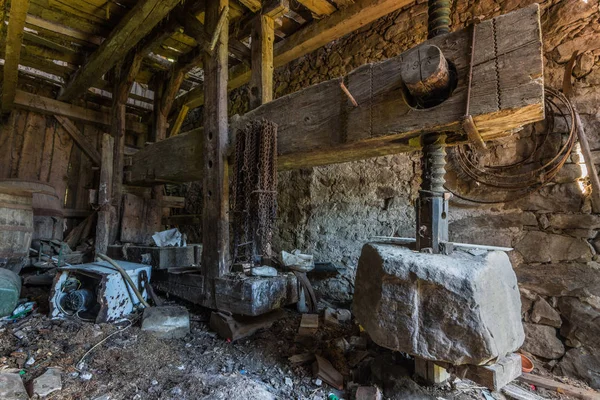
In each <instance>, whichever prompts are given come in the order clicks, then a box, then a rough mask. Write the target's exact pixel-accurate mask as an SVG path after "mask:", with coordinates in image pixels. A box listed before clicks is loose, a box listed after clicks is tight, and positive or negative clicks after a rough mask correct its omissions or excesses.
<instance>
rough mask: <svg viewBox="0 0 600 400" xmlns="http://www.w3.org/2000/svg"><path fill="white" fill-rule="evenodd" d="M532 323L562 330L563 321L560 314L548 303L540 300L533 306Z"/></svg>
mask: <svg viewBox="0 0 600 400" xmlns="http://www.w3.org/2000/svg"><path fill="white" fill-rule="evenodd" d="M531 322H535V323H536V324H542V325H549V326H553V327H555V328H560V326H561V325H562V319H561V318H560V314H559V313H558V311H556V310H555V309H554V308H553V307H552V306H551V305H550V304H548V302H547V301H546V300H544V299H542V298H539V299H538V300H537V301H536V302H535V304H534V305H533V310H532V311H531Z"/></svg>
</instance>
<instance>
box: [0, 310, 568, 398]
mask: <svg viewBox="0 0 600 400" xmlns="http://www.w3.org/2000/svg"><path fill="white" fill-rule="evenodd" d="M191 315H192V321H191V333H190V334H189V335H188V336H186V337H185V338H184V339H180V340H168V341H167V340H159V339H156V338H154V337H152V336H150V335H148V334H146V333H145V332H142V331H141V330H140V329H139V320H137V318H136V317H135V316H130V317H132V319H134V320H135V322H134V323H133V326H131V327H130V328H128V329H126V330H124V331H123V332H122V333H119V334H116V335H114V336H112V337H111V338H110V339H108V340H107V341H106V342H104V343H103V344H102V345H100V346H98V347H97V348H96V349H94V350H93V351H92V352H91V353H90V354H89V355H88V356H87V357H86V358H85V360H84V366H83V368H82V369H81V370H79V371H78V370H77V368H76V366H77V363H78V362H79V360H80V358H81V357H82V356H83V355H84V354H85V353H86V352H87V351H88V350H89V349H90V348H91V347H92V346H93V345H95V344H96V343H98V342H100V341H101V340H102V339H103V338H105V337H106V336H107V335H109V334H111V333H113V332H115V331H116V330H118V327H117V326H115V325H114V324H101V325H96V324H93V323H87V322H82V321H79V320H54V321H52V320H49V319H47V318H46V317H45V316H43V315H42V314H39V313H38V314H34V315H32V316H29V317H27V318H26V319H23V320H21V321H18V322H17V323H14V324H9V325H6V326H4V327H3V328H2V327H0V368H2V367H5V368H19V369H21V370H23V371H24V372H25V373H24V375H23V380H24V381H25V382H26V383H28V382H31V381H32V380H33V379H34V378H35V377H37V376H39V375H41V374H42V373H43V372H44V371H45V370H46V368H48V367H55V366H58V367H60V368H62V371H63V374H62V384H63V388H62V390H61V391H60V392H55V393H53V394H51V395H50V396H49V397H47V398H48V399H98V400H108V399H110V400H118V399H139V400H142V399H165V400H166V399H177V400H184V399H229V400H231V399H326V398H327V396H328V394H329V393H331V392H335V393H336V394H337V395H338V396H339V397H340V398H345V399H351V398H354V397H353V391H355V390H356V387H357V386H358V384H371V383H377V384H378V385H379V387H381V388H382V389H383V391H384V395H385V397H386V398H393V399H434V400H435V399H448V400H450V399H484V398H485V397H484V394H483V390H482V389H481V388H477V385H475V384H473V383H472V382H467V381H461V382H458V383H457V384H456V385H453V386H451V385H450V384H446V385H445V386H442V387H438V388H425V387H422V386H419V385H418V384H417V383H415V381H413V380H412V379H411V376H412V374H413V371H412V361H411V360H409V359H407V358H406V357H404V356H403V355H401V354H398V353H392V352H390V351H388V350H385V349H382V348H380V347H378V346H376V345H374V344H373V343H368V345H367V347H366V349H367V350H368V356H366V357H365V358H364V359H363V360H362V361H361V362H360V363H356V361H355V360H356V359H357V358H358V357H357V355H358V354H360V352H361V351H365V350H364V347H363V345H364V343H365V341H363V340H359V339H358V337H359V336H360V332H359V328H358V326H357V325H356V324H354V323H353V322H347V323H343V324H341V325H339V326H337V327H336V326H324V324H323V321H322V320H321V328H320V329H319V331H318V332H317V334H316V335H315V336H314V337H311V338H308V339H307V338H304V339H300V338H298V337H297V335H296V333H297V329H298V326H299V324H300V315H299V314H298V313H296V312H295V311H293V310H286V315H285V317H284V318H283V319H281V320H279V321H278V322H276V323H275V324H274V325H273V327H272V328H271V329H269V330H264V331H261V332H258V333H257V334H255V335H254V336H252V337H251V338H249V339H245V340H241V341H238V342H234V343H231V342H227V341H225V340H223V339H221V338H219V337H217V335H216V334H215V333H214V332H212V331H210V329H209V328H208V324H207V322H206V320H207V314H205V313H204V312H203V311H199V310H196V311H192V314H191ZM127 325H128V323H127V322H125V323H124V324H123V326H127ZM18 331H20V332H23V333H24V336H22V338H21V339H18V338H17V337H16V336H15V332H17V333H18ZM363 336H364V334H363ZM342 338H343V339H345V341H344V340H341V339H342ZM351 338H352V339H351ZM347 342H351V343H353V344H352V345H350V344H348V343H347ZM306 352H315V353H317V354H320V355H322V356H324V357H325V358H327V359H328V360H330V361H331V362H332V364H333V365H334V366H335V367H336V368H337V369H338V370H339V371H340V372H341V373H343V374H344V376H345V381H346V389H347V390H346V391H345V392H339V391H334V390H333V389H332V388H331V387H329V386H328V385H326V384H325V383H322V384H321V385H320V386H319V385H317V384H315V379H314V378H313V375H312V370H311V362H308V363H305V364H300V365H293V364H292V363H291V362H290V361H289V360H288V358H289V357H290V356H292V355H295V354H301V353H306ZM364 354H366V353H364ZM31 359H34V360H35V361H33V362H32V363H31V364H29V363H26V362H27V361H28V360H30V361H31ZM27 364H29V365H27ZM355 364H356V365H355ZM79 366H80V367H81V365H79ZM348 382H350V383H348ZM353 382H355V383H353ZM523 387H525V386H523ZM536 393H537V394H539V395H542V396H544V397H546V398H560V397H559V395H557V394H551V393H549V392H547V391H544V390H543V389H539V390H538V391H537V392H536ZM488 394H489V393H488ZM491 395H492V397H493V398H496V399H503V398H504V397H503V395H501V394H499V393H492V394H491ZM563 398H566V397H563Z"/></svg>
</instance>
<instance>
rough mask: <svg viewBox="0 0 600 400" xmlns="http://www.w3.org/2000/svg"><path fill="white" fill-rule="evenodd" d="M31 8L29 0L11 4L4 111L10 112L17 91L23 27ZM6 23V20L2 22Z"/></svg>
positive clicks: (4, 81) (3, 92)
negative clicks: (28, 10)
mask: <svg viewBox="0 0 600 400" xmlns="http://www.w3.org/2000/svg"><path fill="white" fill-rule="evenodd" d="M28 8H29V0H20V1H13V2H11V4H10V18H9V20H8V29H7V33H6V51H5V52H4V76H3V80H2V100H1V102H0V109H1V110H2V113H6V112H9V111H10V110H11V109H12V107H13V103H14V100H15V94H16V92H17V80H18V78H19V57H20V55H21V43H22V42H23V28H24V27H25V17H26V16H27V9H28ZM2 23H3V24H4V21H3V22H2Z"/></svg>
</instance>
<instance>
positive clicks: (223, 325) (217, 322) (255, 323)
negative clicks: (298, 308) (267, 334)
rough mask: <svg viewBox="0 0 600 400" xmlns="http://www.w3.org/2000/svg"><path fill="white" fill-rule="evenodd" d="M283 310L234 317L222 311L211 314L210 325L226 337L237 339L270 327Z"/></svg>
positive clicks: (232, 339)
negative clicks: (255, 315)
mask: <svg viewBox="0 0 600 400" xmlns="http://www.w3.org/2000/svg"><path fill="white" fill-rule="evenodd" d="M282 315H283V314H282V312H281V310H275V311H272V312H270V313H267V314H263V315H259V316H258V317H241V316H240V317H238V316H236V317H234V316H232V315H227V314H224V313H222V312H213V313H211V315H210V327H211V328H212V329H214V330H215V331H217V333H218V334H219V336H221V337H222V338H224V339H227V340H231V341H236V340H239V339H242V338H245V337H248V336H251V335H253V334H254V333H255V332H257V331H258V330H260V329H263V328H269V327H270V326H271V325H273V323H274V322H275V321H277V320H278V319H279V318H281V317H282Z"/></svg>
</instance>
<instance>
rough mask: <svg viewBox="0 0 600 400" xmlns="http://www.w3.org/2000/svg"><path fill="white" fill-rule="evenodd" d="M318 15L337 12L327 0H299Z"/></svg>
mask: <svg viewBox="0 0 600 400" xmlns="http://www.w3.org/2000/svg"><path fill="white" fill-rule="evenodd" d="M298 2H299V3H300V4H302V5H303V6H304V7H306V8H308V9H309V10H310V11H311V12H312V13H313V14H314V15H316V16H317V17H324V16H327V15H331V14H333V13H334V12H335V10H336V9H335V7H334V6H333V5H332V4H331V3H329V2H328V1H327V0H298Z"/></svg>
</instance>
